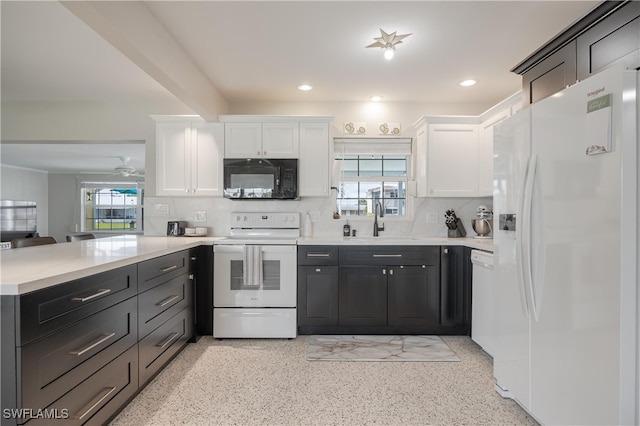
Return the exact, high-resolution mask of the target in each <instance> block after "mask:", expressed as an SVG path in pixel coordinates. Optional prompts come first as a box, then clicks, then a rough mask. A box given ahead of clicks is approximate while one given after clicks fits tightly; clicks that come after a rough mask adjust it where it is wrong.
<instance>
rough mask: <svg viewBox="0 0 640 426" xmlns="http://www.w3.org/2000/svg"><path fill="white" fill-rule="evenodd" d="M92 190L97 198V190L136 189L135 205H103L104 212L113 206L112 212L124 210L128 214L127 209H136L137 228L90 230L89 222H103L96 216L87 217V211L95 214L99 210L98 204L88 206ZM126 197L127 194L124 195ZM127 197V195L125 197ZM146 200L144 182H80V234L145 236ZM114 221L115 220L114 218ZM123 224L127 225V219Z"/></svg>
mask: <svg viewBox="0 0 640 426" xmlns="http://www.w3.org/2000/svg"><path fill="white" fill-rule="evenodd" d="M89 189H91V190H92V194H93V195H94V196H95V195H96V192H94V191H93V190H95V189H109V190H111V191H113V190H114V189H122V190H126V189H135V190H136V191H137V195H136V204H135V205H133V204H132V205H127V204H121V205H120V204H116V205H113V204H110V205H108V204H104V205H103V207H104V208H103V209H102V210H108V209H109V207H108V206H111V210H113V209H118V210H120V209H122V210H124V211H125V212H126V210H127V209H131V208H133V209H135V217H136V220H135V224H136V226H135V228H134V229H130V228H127V227H125V226H123V227H122V228H116V229H114V228H113V227H112V228H110V229H89V228H88V227H87V223H88V221H96V220H101V218H100V217H96V216H95V215H94V217H93V218H88V217H87V209H88V208H90V209H92V210H93V211H94V212H95V211H96V210H97V209H98V206H99V205H98V204H95V205H88V204H87V191H88V190H89ZM123 195H125V194H123ZM125 197H126V195H125ZM144 198H145V185H144V182H140V181H97V180H91V181H89V180H87V181H82V182H80V232H91V233H94V234H107V235H121V234H127V235H135V234H144ZM112 220H113V218H112ZM122 220H123V224H124V223H125V222H124V221H126V217H124V218H123V219H122Z"/></svg>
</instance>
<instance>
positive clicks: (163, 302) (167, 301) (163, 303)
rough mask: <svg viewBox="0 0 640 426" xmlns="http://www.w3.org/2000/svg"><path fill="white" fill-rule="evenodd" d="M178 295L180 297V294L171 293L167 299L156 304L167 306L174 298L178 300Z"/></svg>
mask: <svg viewBox="0 0 640 426" xmlns="http://www.w3.org/2000/svg"><path fill="white" fill-rule="evenodd" d="M178 297H180V296H178V295H177V294H174V295H171V296H169V297H167V298H166V299H164V300H162V301H160V302H158V303H156V306H160V307H163V306H166V305H168V304H169V303H171V302H173V301H174V300H176V299H177V298H178Z"/></svg>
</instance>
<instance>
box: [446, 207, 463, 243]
mask: <svg viewBox="0 0 640 426" xmlns="http://www.w3.org/2000/svg"><path fill="white" fill-rule="evenodd" d="M444 223H445V225H447V237H449V238H460V237H466V236H467V231H466V230H465V229H464V225H463V224H462V221H461V220H460V219H459V218H458V216H456V212H454V211H453V210H447V211H446V212H445V214H444Z"/></svg>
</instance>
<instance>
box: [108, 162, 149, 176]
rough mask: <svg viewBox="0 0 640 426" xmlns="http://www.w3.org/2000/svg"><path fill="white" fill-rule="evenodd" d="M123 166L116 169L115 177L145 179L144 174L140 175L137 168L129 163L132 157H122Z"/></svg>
mask: <svg viewBox="0 0 640 426" xmlns="http://www.w3.org/2000/svg"><path fill="white" fill-rule="evenodd" d="M120 160H121V161H122V164H120V165H118V166H116V167H115V169H114V172H115V173H113V174H114V175H118V176H122V177H130V176H132V177H144V173H139V172H138V171H136V168H135V167H133V166H131V165H129V161H131V157H120Z"/></svg>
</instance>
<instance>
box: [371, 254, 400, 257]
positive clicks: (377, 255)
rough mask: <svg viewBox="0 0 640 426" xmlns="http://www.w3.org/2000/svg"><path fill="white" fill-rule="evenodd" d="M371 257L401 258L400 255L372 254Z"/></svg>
mask: <svg viewBox="0 0 640 426" xmlns="http://www.w3.org/2000/svg"><path fill="white" fill-rule="evenodd" d="M373 257H402V255H401V254H374V255H373Z"/></svg>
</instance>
